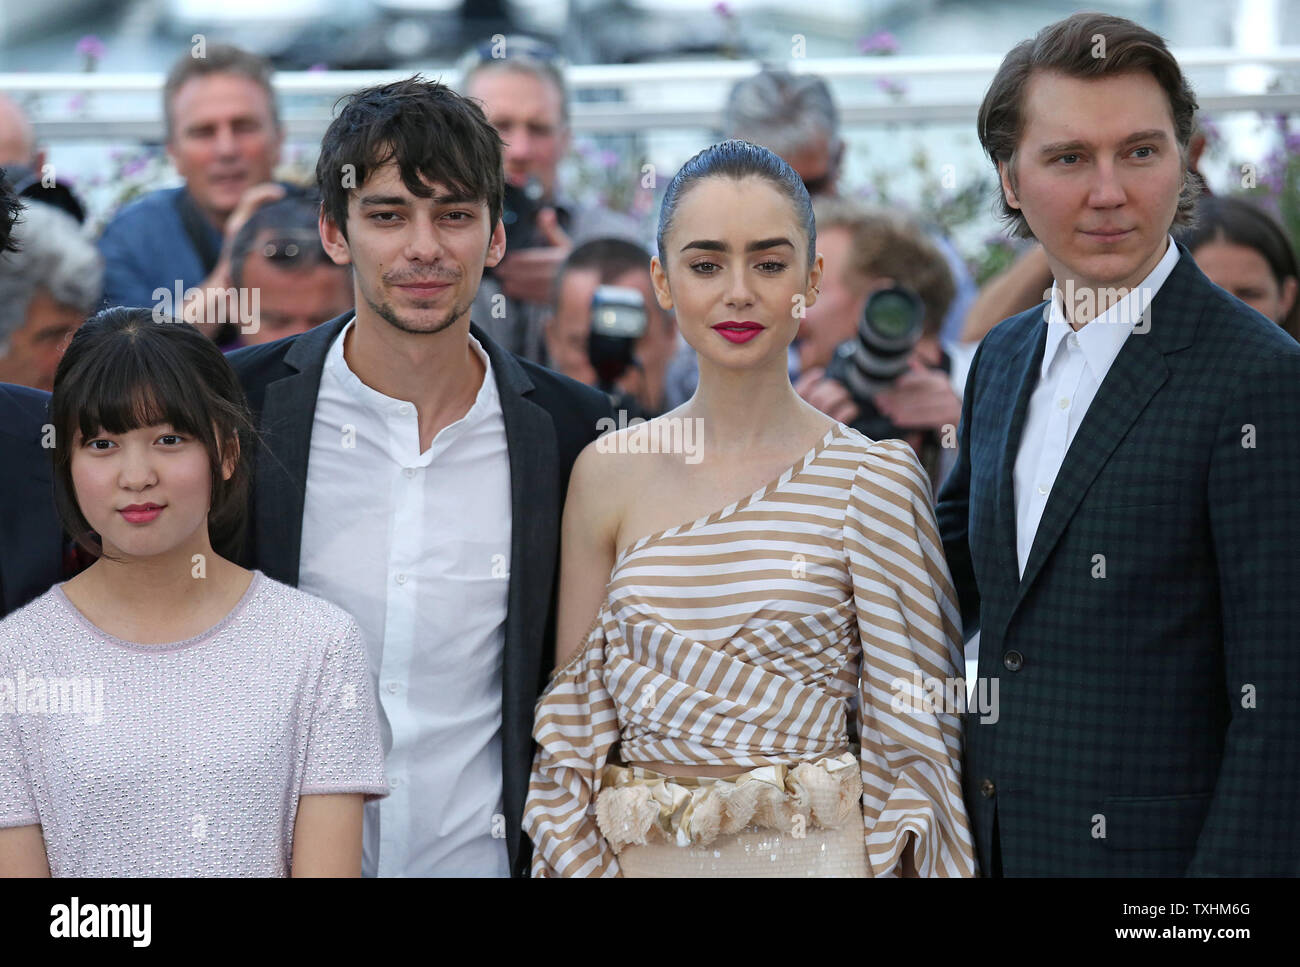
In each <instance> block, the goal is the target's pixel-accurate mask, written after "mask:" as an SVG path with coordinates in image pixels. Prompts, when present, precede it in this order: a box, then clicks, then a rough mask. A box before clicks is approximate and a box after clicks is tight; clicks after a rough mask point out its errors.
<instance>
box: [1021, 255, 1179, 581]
mask: <svg viewBox="0 0 1300 967" xmlns="http://www.w3.org/2000/svg"><path fill="white" fill-rule="evenodd" d="M1177 261H1178V246H1176V245H1175V244H1174V241H1173V239H1172V238H1171V239H1169V247H1168V248H1167V249H1166V250H1165V254H1164V257H1163V258H1161V259H1160V261H1159V262H1158V263H1156V267H1155V268H1154V269H1152V270H1151V273H1150V274H1149V275H1148V276H1147V277H1146V278H1145V279H1143V280H1142V282H1141V283H1139V284H1138V285H1137V286H1136V287H1135V288H1134V289H1133V290H1132V291H1131V292H1129V293H1128V295H1126V296H1125V297H1124V298H1123V299H1120V300H1119V301H1118V302H1116V303H1115V304H1114V305H1113V306H1111V307H1110V308H1109V309H1107V310H1106V311H1105V312H1103V313H1101V314H1100V315H1098V316H1097V317H1096V318H1095V319H1093V320H1092V321H1091V322H1089V323H1088V324H1087V325H1085V326H1084V327H1083V328H1082V329H1080V330H1079V331H1078V332H1075V331H1074V329H1073V328H1072V327H1071V326H1070V324H1069V322H1067V321H1066V317H1065V314H1064V312H1063V311H1062V309H1061V303H1062V296H1061V295H1060V294H1059V293H1058V291H1057V287H1056V283H1055V282H1053V283H1052V297H1051V302H1050V303H1049V309H1048V312H1049V316H1048V321H1047V344H1046V346H1045V347H1044V349H1043V364H1042V367H1041V368H1040V370H1039V378H1038V385H1037V386H1036V387H1035V388H1034V391H1033V395H1032V396H1030V397H1029V409H1028V411H1027V412H1026V414H1025V426H1024V431H1023V433H1022V434H1021V436H1020V449H1019V450H1018V451H1017V452H1016V465H1015V470H1014V475H1015V495H1016V557H1017V559H1018V561H1019V564H1020V576H1021V577H1024V574H1025V564H1026V563H1027V562H1028V561H1029V552H1030V550H1031V549H1032V548H1033V546H1034V536H1035V535H1036V534H1037V533H1038V524H1039V522H1040V521H1041V520H1042V519H1043V509H1044V508H1045V507H1046V506H1047V498H1048V497H1049V496H1050V495H1051V493H1052V486H1053V484H1055V483H1056V475H1057V473H1059V472H1060V470H1061V463H1062V462H1063V461H1064V460H1065V454H1066V452H1067V451H1068V450H1069V449H1070V444H1071V443H1072V442H1073V441H1074V436H1075V434H1076V433H1077V432H1078V430H1079V424H1081V423H1082V422H1083V418H1084V417H1085V416H1086V415H1087V414H1088V407H1089V406H1091V405H1092V401H1093V398H1094V397H1095V396H1096V395H1097V390H1098V389H1099V388H1100V387H1101V384H1102V381H1103V380H1104V379H1105V378H1106V374H1107V373H1108V372H1109V371H1110V367H1111V364H1112V363H1114V362H1115V357H1116V356H1118V355H1119V351H1120V349H1122V348H1123V346H1124V340H1126V339H1128V338H1129V335H1130V334H1131V333H1132V332H1133V330H1134V328H1135V327H1136V326H1137V325H1138V324H1139V322H1140V321H1141V320H1142V317H1143V314H1144V313H1145V312H1146V311H1147V308H1148V306H1149V305H1150V303H1151V300H1152V298H1154V297H1155V294H1156V293H1157V292H1158V291H1160V287H1161V286H1162V285H1164V283H1165V280H1166V279H1167V278H1169V273H1170V272H1172V271H1173V270H1174V265H1175V263H1177ZM1076 298H1077V296H1076ZM1143 325H1144V327H1145V323H1143ZM1137 338H1139V339H1141V338H1144V337H1143V336H1142V335H1139V336H1138V337H1137Z"/></svg>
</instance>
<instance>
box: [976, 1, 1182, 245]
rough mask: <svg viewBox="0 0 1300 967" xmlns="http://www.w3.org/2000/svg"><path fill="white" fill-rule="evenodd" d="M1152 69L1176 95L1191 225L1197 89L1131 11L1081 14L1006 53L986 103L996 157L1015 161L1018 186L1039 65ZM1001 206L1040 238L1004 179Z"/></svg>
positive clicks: (1076, 72) (1069, 69) (986, 141)
mask: <svg viewBox="0 0 1300 967" xmlns="http://www.w3.org/2000/svg"><path fill="white" fill-rule="evenodd" d="M1141 71H1145V72H1146V73H1148V74H1150V75H1151V76H1152V77H1154V78H1155V79H1156V82H1157V83H1158V84H1159V85H1160V87H1161V88H1162V89H1163V90H1164V92H1165V95H1166V97H1168V99H1169V110H1170V114H1171V115H1172V117H1173V123H1174V139H1175V140H1176V141H1177V143H1178V153H1179V156H1180V157H1181V158H1182V162H1183V186H1182V190H1181V191H1180V193H1179V196H1178V211H1177V213H1176V214H1175V216H1174V224H1175V225H1186V224H1189V222H1190V220H1191V218H1192V210H1193V209H1194V208H1195V206H1196V199H1197V196H1198V194H1199V192H1200V179H1199V176H1198V175H1196V173H1195V172H1193V171H1191V170H1190V169H1189V168H1188V145H1189V144H1190V143H1191V140H1192V134H1193V132H1194V131H1195V128H1196V108H1197V104H1196V95H1195V94H1194V93H1193V92H1192V88H1191V85H1190V84H1188V83H1187V78H1186V77H1184V76H1183V72H1182V69H1181V68H1180V67H1179V66H1178V61H1176V60H1175V59H1174V55H1173V54H1171V53H1170V52H1169V48H1168V47H1166V46H1165V42H1164V40H1162V39H1161V37H1160V36H1159V35H1158V34H1155V33H1152V32H1151V31H1150V30H1147V29H1146V28H1145V27H1143V26H1141V25H1140V24H1136V23H1134V22H1133V21H1131V20H1125V19H1124V18H1123V17H1114V16H1111V15H1110V14H1104V13H1076V14H1074V15H1073V16H1070V17H1066V18H1065V19H1064V20H1058V21H1057V22H1056V23H1053V24H1049V25H1047V26H1046V27H1044V28H1043V29H1042V30H1040V31H1039V32H1038V33H1037V34H1035V35H1034V36H1033V37H1032V38H1030V39H1029V40H1024V41H1021V42H1020V43H1019V44H1017V45H1016V46H1015V47H1013V48H1012V49H1011V52H1010V53H1008V54H1007V56H1006V57H1005V58H1003V60H1002V65H1001V66H1000V67H999V68H998V71H997V74H995V75H994V77H993V82H992V83H991V84H990V85H989V89H988V91H987V92H986V93H985V95H984V101H983V103H981V104H980V109H979V121H978V125H979V139H980V144H981V145H982V146H983V148H984V151H985V152H986V153H987V154H988V156H989V158H990V159H991V160H992V161H993V164H994V167H996V166H997V163H998V162H1003V163H1004V164H1006V166H1007V175H1008V178H1009V179H1010V181H1011V187H1012V188H1013V189H1014V188H1015V187H1016V151H1017V148H1018V147H1019V145H1020V139H1021V137H1022V136H1023V134H1024V130H1025V118H1024V110H1025V90H1026V88H1027V87H1028V85H1029V80H1030V78H1031V77H1032V76H1033V75H1034V74H1035V73H1039V72H1055V73H1059V74H1064V75H1065V76H1067V77H1074V78H1081V79H1085V80H1086V79H1090V78H1097V77H1112V76H1115V75H1118V74H1129V73H1133V72H1141ZM995 191H996V193H997V194H996V198H997V205H998V213H999V215H1000V217H1001V218H1002V220H1003V221H1004V222H1006V223H1007V225H1008V226H1009V228H1010V230H1011V234H1012V235H1014V236H1016V237H1017V238H1032V237H1033V231H1032V230H1031V229H1030V227H1029V222H1028V221H1027V220H1026V219H1025V216H1024V215H1023V214H1022V213H1021V212H1020V211H1018V210H1017V209H1015V208H1012V207H1011V206H1010V205H1009V204H1007V201H1006V198H1005V197H1004V196H1003V194H1002V187H1001V184H1000V183H999V184H998V186H997V187H996V189H995Z"/></svg>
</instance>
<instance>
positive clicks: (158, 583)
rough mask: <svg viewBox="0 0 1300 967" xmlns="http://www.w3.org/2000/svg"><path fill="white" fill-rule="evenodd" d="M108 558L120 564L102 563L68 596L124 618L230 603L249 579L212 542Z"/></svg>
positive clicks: (75, 581) (78, 581) (86, 573)
mask: <svg viewBox="0 0 1300 967" xmlns="http://www.w3.org/2000/svg"><path fill="white" fill-rule="evenodd" d="M204 536H206V535H204ZM108 554H110V555H111V556H112V558H117V560H113V559H111V558H110V557H107V556H104V557H100V559H99V560H97V561H96V562H95V563H94V564H92V565H91V566H90V567H88V568H87V569H86V570H85V571H83V572H82V573H81V574H79V575H77V576H76V577H75V578H73V579H72V580H71V581H69V582H68V583H67V586H65V592H67V591H69V590H71V591H73V592H74V593H75V592H80V593H81V594H82V595H83V596H84V598H85V599H86V600H90V601H101V602H112V603H113V605H114V607H115V608H116V609H120V610H121V611H122V612H123V613H128V614H140V615H146V614H158V615H160V616H161V615H162V609H163V608H176V609H185V610H186V611H194V610H198V609H199V608H200V607H201V606H202V604H203V603H205V602H209V601H214V600H216V599H220V598H225V597H228V596H229V594H230V591H231V589H232V587H233V585H234V584H236V583H239V582H240V581H241V578H242V577H244V576H246V575H247V573H248V572H247V571H245V569H244V568H241V567H239V566H238V565H237V564H234V563H232V562H230V561H227V560H226V559H225V558H223V557H221V556H219V555H218V554H216V553H215V552H214V551H213V550H212V545H211V544H210V543H209V542H208V541H206V540H203V541H196V542H193V544H192V545H187V546H184V547H178V548H174V549H173V550H171V551H168V552H166V553H164V554H156V555H153V556H150V557H128V556H126V555H124V554H122V553H121V552H120V551H117V550H115V549H113V548H109V549H108ZM244 586H245V587H246V586H247V584H246V582H245V583H244ZM163 620H164V621H166V618H164V619H163Z"/></svg>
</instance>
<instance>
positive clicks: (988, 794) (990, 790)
mask: <svg viewBox="0 0 1300 967" xmlns="http://www.w3.org/2000/svg"><path fill="white" fill-rule="evenodd" d="M997 791H998V790H997V786H995V785H993V780H992V779H985V780H984V781H983V782H981V783H980V795H981V796H983V797H984V798H985V799H992V798H993V794H994V793H995V792H997Z"/></svg>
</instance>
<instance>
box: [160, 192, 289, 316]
mask: <svg viewBox="0 0 1300 967" xmlns="http://www.w3.org/2000/svg"><path fill="white" fill-rule="evenodd" d="M283 197H284V188H283V186H281V185H277V184H275V183H274V182H270V181H267V182H263V183H262V184H260V185H253V186H252V187H251V188H248V189H246V190H245V191H244V193H243V194H242V195H240V196H239V204H237V205H236V206H235V208H234V211H232V212H231V213H230V217H229V218H227V219H226V227H225V229H224V230H223V236H222V241H221V256H220V257H219V258H218V259H217V264H216V265H214V266H213V267H212V272H211V273H210V274H209V275H208V277H207V278H206V279H204V280H203V281H202V282H200V283H199V284H198V285H197V286H196V287H195V288H198V289H201V290H202V291H203V295H202V297H200V298H194V299H188V300H186V302H185V305H184V306H183V307H182V309H181V312H180V317H181V318H182V319H183V320H184V321H186V322H189V323H193V324H194V325H196V326H198V328H199V331H200V332H202V333H203V334H204V335H205V336H207V337H208V338H209V339H216V338H217V323H219V322H221V321H223V320H224V321H230V320H232V319H238V318H239V313H238V311H237V310H238V304H237V303H236V304H235V305H230V304H229V299H228V298H227V290H228V289H231V288H233V287H234V285H235V282H234V279H233V278H232V277H231V267H230V250H231V247H232V246H233V245H234V242H235V236H236V235H238V234H239V230H240V229H241V228H243V227H244V223H245V222H247V221H248V220H249V219H250V218H252V217H253V213H254V212H255V211H257V210H258V209H259V208H261V207H262V206H263V205H265V204H268V203H270V202H273V201H279V200H280V199H281V198H283Z"/></svg>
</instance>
